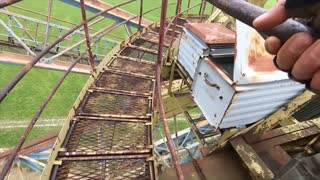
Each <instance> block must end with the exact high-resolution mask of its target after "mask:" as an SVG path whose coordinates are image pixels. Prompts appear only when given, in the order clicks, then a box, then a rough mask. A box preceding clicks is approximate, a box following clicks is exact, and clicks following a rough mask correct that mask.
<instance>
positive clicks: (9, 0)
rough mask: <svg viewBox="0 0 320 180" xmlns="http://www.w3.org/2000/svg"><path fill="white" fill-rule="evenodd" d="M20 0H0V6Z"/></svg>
mask: <svg viewBox="0 0 320 180" xmlns="http://www.w3.org/2000/svg"><path fill="white" fill-rule="evenodd" d="M19 1H22V0H0V8H4V7H6V6H10V5H11V4H14V3H17V2H19Z"/></svg>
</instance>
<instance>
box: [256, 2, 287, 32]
mask: <svg viewBox="0 0 320 180" xmlns="http://www.w3.org/2000/svg"><path fill="white" fill-rule="evenodd" d="M284 3H285V0H279V1H278V3H277V5H276V6H275V7H273V8H272V9H271V10H269V11H268V12H267V13H265V14H263V15H261V16H259V17H257V18H256V19H255V20H254V21H253V23H252V24H253V27H254V28H256V29H258V30H267V29H270V28H273V27H274V26H277V25H279V24H281V23H283V22H284V21H286V20H287V19H288V14H287V13H286V10H285V7H284Z"/></svg>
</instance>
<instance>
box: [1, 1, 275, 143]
mask: <svg viewBox="0 0 320 180" xmlns="http://www.w3.org/2000/svg"><path fill="white" fill-rule="evenodd" d="M104 1H105V2H108V3H111V4H114V5H116V4H119V3H121V2H124V1H123V0H113V1H112V2H110V1H109V0H104ZM273 1H274V0H273ZM31 2H32V3H31ZM139 2H140V1H136V2H134V3H132V4H130V5H126V6H124V7H123V9H125V10H127V11H129V12H132V13H134V14H137V12H139V7H140V6H139ZM143 2H144V6H143V7H144V12H145V11H147V10H150V9H152V8H155V7H159V6H160V5H161V1H160V0H155V1H143ZM173 2H176V1H174V0H169V4H170V3H173ZM183 2H184V3H183V6H182V9H185V8H186V7H187V1H183ZM199 2H200V0H197V1H192V2H191V6H192V5H195V4H197V3H199ZM47 3H48V1H46V0H29V1H22V2H19V3H17V4H16V5H17V6H20V7H23V8H27V9H30V10H33V11H36V12H39V13H43V14H46V13H47ZM272 3H273V2H271V3H268V4H267V5H266V7H270V6H271V5H272ZM8 9H9V10H10V11H13V12H16V13H20V14H23V15H26V16H32V17H34V18H37V19H41V20H45V17H43V16H40V15H34V14H32V13H29V12H25V11H23V10H18V9H16V8H14V7H9V8H8ZM210 10H211V6H210V5H207V12H209V11H210ZM198 11H199V10H198V9H195V10H192V11H190V12H189V13H198ZM174 12H175V6H170V8H169V9H168V16H172V15H173V14H174ZM92 15H93V14H92V13H90V12H87V17H90V16H92ZM52 16H54V17H57V18H60V19H64V20H67V21H70V22H72V23H79V22H80V21H81V15H80V9H79V8H76V7H73V6H71V5H67V4H65V3H63V2H61V1H56V0H54V4H53V9H52ZM159 16H160V9H158V10H156V11H154V12H152V13H149V14H146V15H145V16H144V17H145V18H146V19H149V20H152V21H158V19H159ZM0 18H1V19H3V20H4V21H6V20H7V17H5V16H1V15H0ZM52 22H53V23H57V24H61V25H64V26H68V27H71V25H69V24H65V23H61V22H59V21H56V20H52ZM110 23H112V21H111V20H103V21H102V22H101V23H99V24H96V25H94V26H93V28H94V29H101V28H102V27H105V26H106V25H108V24H110ZM29 28H32V27H29ZM0 31H1V30H0ZM52 33H55V32H52ZM112 33H113V34H115V35H117V36H120V37H123V38H124V37H126V36H127V35H126V32H125V30H124V28H123V27H121V28H118V29H116V30H114V31H112ZM108 37H109V36H108ZM42 38H44V37H42ZM110 38H112V37H110ZM50 40H51V41H53V38H52V39H50ZM20 69H21V66H18V65H8V64H0V89H2V88H3V87H4V86H5V85H6V84H7V83H8V82H9V81H10V80H11V79H12V78H13V77H14V76H15V75H16V73H17V72H18V71H19V70H20ZM61 76H62V72H60V71H54V70H43V69H38V68H34V69H33V70H31V71H30V72H29V73H28V75H27V76H25V77H24V78H23V79H22V80H21V82H19V84H18V85H17V86H16V87H15V88H14V90H13V91H12V92H11V93H10V94H9V95H8V97H7V98H6V99H5V100H4V101H3V102H2V103H0V125H1V122H6V121H30V119H31V118H32V117H33V115H34V113H35V112H36V110H37V109H38V108H39V106H40V104H41V103H42V101H43V100H44V98H45V97H46V96H47V94H48V93H49V92H50V90H51V89H52V87H53V86H54V84H55V83H56V82H57V81H58V79H59V77H61ZM87 78H88V76H87V75H81V74H74V73H72V74H70V75H69V77H68V78H67V79H66V81H65V82H64V83H63V85H62V87H61V88H60V89H59V90H58V92H57V94H56V95H55V96H54V98H53V99H52V101H51V102H50V103H49V105H48V106H47V108H46V109H45V111H44V112H43V114H42V116H41V117H40V121H41V120H43V119H54V118H57V119H60V118H65V117H66V115H67V114H68V112H69V110H70V109H71V106H72V104H73V103H74V101H75V99H76V97H77V96H78V94H79V92H80V90H81V89H82V87H83V85H84V83H85V81H86V80H87ZM178 123H179V125H178V126H179V129H183V128H186V127H188V124H187V122H185V121H178ZM169 126H170V129H171V130H172V132H173V130H174V123H173V122H170V124H169ZM59 129H60V127H46V128H34V130H33V131H32V133H31V135H30V137H29V138H28V139H34V138H38V137H40V136H43V135H44V134H48V133H50V132H54V131H58V130H59ZM22 132H23V128H17V129H1V131H0V148H3V147H11V146H13V145H15V144H16V142H17V140H18V139H19V137H20V135H21V134H22Z"/></svg>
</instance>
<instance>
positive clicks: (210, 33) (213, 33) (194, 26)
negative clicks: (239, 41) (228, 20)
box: [185, 23, 236, 44]
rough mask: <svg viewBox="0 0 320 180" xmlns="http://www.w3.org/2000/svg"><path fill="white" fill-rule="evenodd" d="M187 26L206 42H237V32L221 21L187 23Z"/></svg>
mask: <svg viewBox="0 0 320 180" xmlns="http://www.w3.org/2000/svg"><path fill="white" fill-rule="evenodd" d="M185 26H186V27H187V28H188V29H189V30H190V31H192V32H193V33H194V34H196V35H197V36H198V37H199V38H200V39H201V40H202V41H203V42H205V43H206V44H233V43H235V42H236V33H235V32H233V31H231V30H230V29H228V28H226V27H225V26H223V25H222V24H219V23H187V24H185Z"/></svg>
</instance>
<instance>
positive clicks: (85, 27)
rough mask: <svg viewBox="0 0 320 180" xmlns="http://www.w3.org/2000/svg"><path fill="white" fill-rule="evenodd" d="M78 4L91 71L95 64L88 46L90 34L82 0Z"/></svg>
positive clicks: (93, 69)
mask: <svg viewBox="0 0 320 180" xmlns="http://www.w3.org/2000/svg"><path fill="white" fill-rule="evenodd" d="M80 6H81V15H82V21H83V22H84V24H83V28H84V34H85V37H86V44H87V48H88V53H89V60H90V64H91V68H92V71H95V65H94V60H93V59H94V58H93V54H92V51H91V46H90V34H89V29H88V23H87V17H86V9H85V5H84V0H80Z"/></svg>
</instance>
